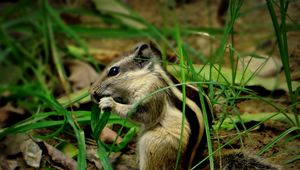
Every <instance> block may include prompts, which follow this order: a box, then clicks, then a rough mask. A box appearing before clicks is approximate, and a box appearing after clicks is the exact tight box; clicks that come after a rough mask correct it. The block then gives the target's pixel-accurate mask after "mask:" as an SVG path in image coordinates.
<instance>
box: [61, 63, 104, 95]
mask: <svg viewBox="0 0 300 170" xmlns="http://www.w3.org/2000/svg"><path fill="white" fill-rule="evenodd" d="M64 63H65V66H66V67H67V68H68V69H69V71H70V75H69V77H68V80H69V81H70V82H71V85H72V89H73V91H78V90H81V89H83V88H85V87H87V86H90V84H91V83H93V82H94V81H95V80H96V79H97V77H98V73H97V72H96V71H95V70H94V69H93V67H91V66H90V65H89V64H87V63H85V62H82V61H80V60H66V61H65V62H64Z"/></svg>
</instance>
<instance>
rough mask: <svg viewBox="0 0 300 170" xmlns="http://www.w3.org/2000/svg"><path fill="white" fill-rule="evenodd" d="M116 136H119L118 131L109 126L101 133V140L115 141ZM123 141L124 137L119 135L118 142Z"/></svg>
mask: <svg viewBox="0 0 300 170" xmlns="http://www.w3.org/2000/svg"><path fill="white" fill-rule="evenodd" d="M116 137H117V133H116V132H115V131H113V130H111V129H110V128H108V127H105V128H104V129H103V131H102V132H101V135H100V138H101V140H102V141H103V142H105V143H113V142H114V141H115V138H116ZM121 141H122V138H121V137H120V136H119V137H118V139H117V141H116V144H119V143H120V142H121Z"/></svg>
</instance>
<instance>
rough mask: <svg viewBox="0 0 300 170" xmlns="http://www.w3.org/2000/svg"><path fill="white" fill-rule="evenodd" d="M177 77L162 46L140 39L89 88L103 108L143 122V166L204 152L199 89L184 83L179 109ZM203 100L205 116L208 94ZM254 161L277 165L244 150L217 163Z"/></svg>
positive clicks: (187, 159) (252, 165) (251, 164)
mask: <svg viewBox="0 0 300 170" xmlns="http://www.w3.org/2000/svg"><path fill="white" fill-rule="evenodd" d="M178 83H179V82H178V81H177V80H176V79H175V78H174V77H172V76H171V75H169V74H168V73H167V72H166V71H165V70H164V69H163V68H162V66H161V54H160V52H159V51H158V50H157V49H156V48H154V47H152V46H151V45H148V44H140V45H138V46H137V47H136V48H135V49H134V51H133V52H132V53H130V54H128V55H125V56H123V57H121V58H118V59H117V60H115V61H113V62H112V64H110V65H109V66H107V68H106V69H105V70H104V71H103V73H102V74H101V76H100V78H99V80H98V81H97V82H95V83H94V84H93V85H92V87H91V89H90V93H91V95H92V97H93V99H95V100H96V101H97V102H99V107H100V108H101V109H102V110H106V109H110V110H111V111H112V112H113V113H116V114H119V115H120V116H122V117H128V118H129V119H131V120H133V121H135V122H137V123H139V124H141V125H142V127H143V130H142V132H141V134H140V137H139V141H138V154H139V155H138V156H139V169H141V170H173V169H175V167H176V158H177V153H178V152H180V159H179V162H178V169H189V168H190V167H191V166H192V165H193V163H198V162H199V161H200V160H201V158H202V157H201V154H202V151H203V150H204V149H205V142H206V139H205V135H204V130H205V129H204V122H203V118H202V113H201V109H200V107H199V106H200V98H199V94H198V91H197V89H195V88H193V87H191V86H186V90H187V91H186V92H187V93H186V102H185V106H184V107H185V115H183V114H182V113H183V94H182V92H181V89H182V87H181V86H176V87H175V86H174V85H175V84H177V85H178ZM204 99H205V98H204ZM204 103H206V110H207V115H208V116H209V115H210V107H209V106H208V102H207V101H206V99H205V101H204ZM183 118H184V121H182V120H183ZM182 122H184V123H183V128H182V129H183V130H182V132H181V126H182ZM181 133H182V138H181ZM181 142H182V145H181V149H180V151H179V146H180V143H181ZM216 162H219V161H216ZM258 167H259V168H264V169H268V168H270V169H276V168H274V167H272V166H270V165H268V164H264V163H261V162H260V161H259V160H258V159H253V158H252V157H248V156H246V155H244V154H242V153H233V154H229V155H225V156H224V159H223V160H222V166H220V168H221V169H225V170H227V169H228V170H229V169H247V170H252V169H253V170H254V169H257V168H258Z"/></svg>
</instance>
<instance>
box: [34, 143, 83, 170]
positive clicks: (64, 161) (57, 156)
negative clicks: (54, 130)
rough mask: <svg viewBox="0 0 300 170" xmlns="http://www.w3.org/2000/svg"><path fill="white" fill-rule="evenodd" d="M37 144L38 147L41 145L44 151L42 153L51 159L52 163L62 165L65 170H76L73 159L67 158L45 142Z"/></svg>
mask: <svg viewBox="0 0 300 170" xmlns="http://www.w3.org/2000/svg"><path fill="white" fill-rule="evenodd" d="M38 143H39V145H42V147H41V148H43V149H46V150H45V151H44V152H45V153H47V154H48V155H49V156H50V157H51V159H52V161H54V162H56V163H58V164H60V165H62V166H63V167H64V168H65V169H70V170H73V169H74V170H75V169H76V165H77V163H76V161H75V160H74V159H72V158H69V157H68V156H66V155H65V154H64V153H63V152H61V151H60V150H58V149H56V148H55V147H53V146H51V145H49V144H47V143H46V142H38Z"/></svg>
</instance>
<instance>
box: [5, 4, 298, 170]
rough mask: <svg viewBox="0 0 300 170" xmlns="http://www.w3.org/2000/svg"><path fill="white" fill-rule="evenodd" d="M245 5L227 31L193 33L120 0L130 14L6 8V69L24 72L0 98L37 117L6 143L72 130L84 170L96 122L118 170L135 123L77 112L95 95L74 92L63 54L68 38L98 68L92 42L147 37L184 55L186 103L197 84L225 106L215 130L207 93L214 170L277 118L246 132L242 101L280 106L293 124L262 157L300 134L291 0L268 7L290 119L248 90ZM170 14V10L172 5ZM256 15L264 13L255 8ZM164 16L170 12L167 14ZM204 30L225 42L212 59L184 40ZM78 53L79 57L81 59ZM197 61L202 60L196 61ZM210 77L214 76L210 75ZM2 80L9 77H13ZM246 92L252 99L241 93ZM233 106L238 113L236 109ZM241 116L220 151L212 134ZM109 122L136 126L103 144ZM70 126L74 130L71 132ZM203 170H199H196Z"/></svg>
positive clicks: (104, 150) (233, 10) (103, 148)
mask: <svg viewBox="0 0 300 170" xmlns="http://www.w3.org/2000/svg"><path fill="white" fill-rule="evenodd" d="M157 3H158V2H157ZM243 3H245V2H243V1H242V0H231V1H230V5H229V9H228V14H227V20H226V24H225V26H224V28H213V27H196V28H195V27H193V28H187V27H185V26H182V25H180V23H179V21H178V20H177V19H176V17H172V18H171V20H173V19H174V18H175V21H174V22H173V24H174V25H175V26H174V25H167V24H165V25H164V27H163V28H158V27H156V26H154V25H152V24H151V23H149V22H148V21H147V20H145V19H144V18H142V17H141V16H139V15H138V14H137V13H136V12H135V11H133V10H132V9H130V8H129V7H127V6H126V4H124V3H120V5H121V6H122V7H124V9H126V10H128V11H129V14H123V13H117V12H109V11H106V13H105V14H104V13H102V11H96V10H89V9H85V8H84V7H72V8H63V7H61V6H57V5H56V7H54V5H53V4H52V3H51V2H50V1H46V0H40V1H35V2H32V1H31V0H21V1H19V2H17V3H15V4H13V5H7V8H5V9H3V10H2V11H1V15H0V23H1V24H0V65H1V67H5V68H9V67H11V66H17V69H18V70H19V71H18V72H19V74H20V75H18V76H16V77H15V78H14V80H13V81H10V82H5V83H1V84H0V94H1V98H3V99H4V100H5V101H7V102H14V103H17V104H20V106H21V107H24V108H26V111H27V112H29V113H30V114H31V115H30V117H29V118H28V119H26V120H23V121H21V122H18V123H16V124H14V125H11V126H9V127H7V128H4V129H1V130H0V139H1V138H3V137H5V136H6V135H8V134H15V133H27V132H30V131H31V130H34V129H42V128H49V129H52V130H53V133H51V134H48V135H47V136H46V137H45V136H44V137H40V138H47V137H49V138H50V137H53V136H58V135H59V134H61V133H65V132H67V131H72V132H74V133H73V134H74V138H75V139H76V140H77V145H78V149H79V153H78V155H77V162H78V165H77V167H78V169H86V156H85V152H86V144H85V134H84V131H83V129H82V127H83V126H84V125H87V124H89V125H90V126H91V129H92V131H93V135H92V136H93V138H94V139H95V140H96V141H97V144H98V152H97V153H98V155H99V157H100V161H101V163H102V165H103V168H104V169H112V166H111V164H110V162H109V159H108V157H109V155H110V153H111V152H115V151H120V150H121V149H122V148H124V147H125V146H126V144H127V143H128V142H129V141H131V140H132V138H133V137H134V135H135V134H136V133H137V128H136V125H134V124H132V123H130V122H128V121H127V120H123V119H121V118H119V117H117V116H116V115H110V114H109V113H100V111H99V109H98V107H94V108H93V109H92V111H85V110H79V111H73V110H72V105H73V104H74V103H79V102H80V101H82V100H83V99H84V98H85V97H87V96H88V93H87V91H81V92H77V93H76V94H73V93H72V91H71V88H70V84H69V82H68V80H67V77H66V71H65V68H64V66H63V63H62V60H63V58H62V57H66V56H63V54H66V53H67V50H66V46H67V45H68V44H67V43H65V41H64V39H68V40H69V41H70V43H72V44H73V45H76V46H79V47H80V48H82V49H83V51H84V52H85V54H86V55H83V56H82V57H80V56H81V55H78V56H79V59H81V60H83V61H86V62H89V63H91V64H92V65H94V66H95V67H97V64H96V63H97V62H96V61H95V59H94V58H93V57H92V56H91V55H90V54H89V52H88V51H89V50H88V46H87V44H86V43H85V38H91V37H93V38H99V39H105V38H115V39H131V38H147V39H150V40H151V41H153V42H155V43H156V44H157V45H158V46H160V47H163V48H162V49H163V50H164V51H167V49H169V50H172V51H173V52H175V53H176V54H177V55H178V57H179V61H180V64H179V65H177V66H174V65H173V66H171V67H168V68H171V69H169V70H173V73H174V74H175V75H179V76H177V77H178V78H179V79H181V81H182V84H181V85H182V86H183V88H182V89H183V91H182V93H183V95H184V97H183V99H185V91H184V89H185V88H184V87H185V84H186V83H188V82H193V83H195V84H197V87H198V89H199V94H202V92H203V91H204V89H203V88H208V90H207V91H208V93H209V94H208V96H209V98H210V101H211V104H212V105H221V106H223V108H224V111H223V112H222V113H216V115H217V118H216V119H215V125H217V126H216V127H217V128H214V129H209V124H208V116H207V113H208V110H207V109H210V108H205V106H204V103H203V101H204V96H203V95H200V96H201V101H202V108H203V115H204V119H205V127H206V138H207V145H208V153H209V155H208V156H207V158H206V159H209V162H210V165H211V166H210V168H211V169H214V164H215V162H214V158H213V156H214V154H216V153H217V152H218V151H219V150H221V149H222V148H223V147H225V146H227V145H230V143H231V142H233V141H235V140H240V141H241V145H243V140H242V138H243V136H245V135H247V134H249V132H250V131H251V130H252V129H254V128H255V127H257V126H259V125H260V124H262V123H263V122H265V121H267V120H270V119H271V118H272V117H273V116H274V115H270V116H267V117H266V118H265V119H264V120H261V121H260V122H259V123H258V124H257V125H255V126H254V127H251V128H247V127H246V126H245V125H244V123H243V117H242V116H241V115H240V113H239V111H238V109H237V108H236V102H237V101H238V100H240V99H257V100H260V101H263V102H265V103H266V104H268V105H271V106H272V107H274V108H275V109H276V110H277V111H278V113H276V114H284V116H285V117H286V118H287V120H288V121H289V122H290V123H291V125H292V126H291V127H290V128H289V129H287V130H286V131H284V132H283V133H281V134H280V135H279V136H278V137H276V138H275V139H274V140H273V141H271V142H270V143H269V144H268V145H266V146H265V147H263V148H262V149H261V150H260V151H259V152H258V154H262V153H264V152H265V151H266V150H268V149H269V148H270V147H272V146H274V145H275V144H276V143H277V142H278V141H279V140H282V139H283V138H284V137H285V136H287V135H289V134H291V133H292V132H294V131H298V132H299V128H300V123H299V116H298V110H297V108H296V105H297V104H299V101H298V99H297V95H298V94H297V92H294V90H293V87H292V83H291V76H290V75H291V73H290V69H289V53H288V41H287V24H286V17H287V9H288V5H289V1H283V0H279V1H272V0H266V4H265V5H266V7H267V9H268V11H269V14H270V19H271V20H272V23H273V28H274V32H275V36H276V39H277V44H278V49H279V52H280V56H281V61H282V63H283V67H284V73H285V78H286V84H287V86H288V90H289V97H290V99H291V103H292V104H291V106H290V107H292V108H293V114H294V119H291V118H290V117H289V115H288V114H286V113H287V112H288V111H287V110H286V109H282V108H279V107H277V106H276V105H275V104H274V103H273V102H272V101H271V100H269V99H266V98H263V97H260V96H257V95H256V94H254V93H252V92H251V91H249V90H248V89H246V88H245V86H246V85H247V83H248V82H249V81H250V80H251V79H252V78H253V77H254V74H252V75H250V76H248V75H247V72H246V71H245V72H243V73H239V72H238V70H237V59H238V58H239V57H240V54H239V52H238V51H237V50H236V49H235V42H234V37H235V36H237V35H236V33H235V30H236V28H235V23H236V21H237V20H238V19H239V18H240V17H242V16H243V15H241V12H240V10H241V8H242V7H243V5H244V4H243ZM274 4H275V5H274ZM276 7H278V8H279V11H280V17H277V16H276V12H275V9H276ZM164 9H167V7H165V8H164ZM253 10H263V9H262V8H257V7H254V9H253ZM62 13H67V14H70V15H74V14H75V15H80V16H93V17H97V18H98V19H99V20H104V21H108V20H109V22H110V23H109V24H111V25H113V26H115V27H114V28H105V27H103V28H93V27H86V26H84V25H80V24H79V25H78V24H77V25H71V24H66V23H65V21H63V20H62V18H61V17H60V16H61V14H62ZM162 14H164V13H163V12H162ZM244 15H246V14H244ZM174 16H175V14H174ZM163 17H164V18H165V20H168V19H170V18H168V16H166V15H165V14H164V16H163ZM208 17H209V16H208ZM120 18H126V19H131V20H133V21H135V22H137V23H139V24H141V25H143V26H144V28H143V29H140V28H136V27H133V26H132V25H128V24H127V23H126V22H124V21H123V20H122V19H120ZM209 18H211V17H209ZM278 18H280V23H279V22H278ZM199 32H200V33H201V32H205V33H207V34H208V35H210V36H216V37H218V38H219V46H218V47H217V48H215V49H214V48H213V47H212V46H210V47H209V48H210V49H211V50H210V51H211V54H212V56H205V55H204V54H202V53H201V52H200V51H198V50H196V49H195V48H194V47H193V45H191V44H188V43H186V42H184V39H185V38H187V37H189V36H190V35H195V34H197V33H199ZM120 41H121V40H120ZM172 41H174V42H176V47H177V50H176V49H175V48H174V47H173V46H172V45H171V44H172V43H171V42H172ZM226 49H229V63H230V71H229V74H227V71H226V70H225V68H223V62H224V60H226V59H225V58H224V56H226V55H225V53H226ZM78 56H76V57H77V58H78ZM71 57H72V56H71ZM195 59H196V60H197V63H193V62H192V61H194V60H195ZM199 63H204V65H199ZM164 64H165V66H166V65H167V64H168V62H167V61H166V60H164ZM166 67H167V66H166ZM176 68H177V69H176ZM178 68H179V69H178ZM207 68H208V69H207ZM0 71H1V69H0ZM206 75H209V76H208V77H207V76H206ZM1 76H2V77H4V78H5V77H8V76H9V75H1ZM55 89H63V90H62V91H63V93H64V94H66V96H67V97H66V98H64V100H57V98H55V97H57V96H55V97H54V94H55V93H56V92H55ZM162 90H163V89H162ZM7 92H10V97H5V95H4V94H6V93H7ZM242 93H245V94H247V95H246V96H242V95H241V94H242ZM298 93H299V92H298ZM220 99H223V100H224V102H220ZM29 103H32V104H29ZM183 108H185V105H183ZM229 108H232V109H231V110H230V109H229ZM49 109H51V111H49ZM183 112H184V111H183ZM51 116H57V117H59V120H53V119H51ZM235 117H237V119H238V120H239V122H240V123H241V124H242V127H243V128H238V126H237V125H236V124H235V123H236V122H233V126H234V128H235V130H236V131H237V132H238V134H237V135H236V136H235V137H234V138H232V139H231V140H229V141H227V142H225V144H224V145H220V144H219V147H218V148H214V146H213V141H212V136H213V135H215V136H216V137H218V135H217V134H218V133H219V131H220V130H222V129H221V128H222V123H223V122H224V121H226V120H228V119H233V118H235ZM107 123H108V124H121V125H123V126H124V127H127V128H129V129H130V130H129V131H128V132H127V134H126V135H125V136H124V137H123V141H122V142H121V143H120V144H119V145H116V144H112V145H107V144H104V143H103V142H102V141H101V140H100V139H99V134H100V133H101V131H102V130H103V128H104V126H105V125H106V124H107ZM68 127H71V130H70V128H68ZM121 130H122V129H121ZM121 130H120V131H119V132H118V135H120V134H121ZM179 147H180V146H179ZM179 157H180V155H178V160H179ZM203 162H204V160H203V161H201V162H199V163H198V165H200V164H201V163H203ZM198 165H197V166H198ZM197 166H195V167H193V168H194V169H195V168H197Z"/></svg>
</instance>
